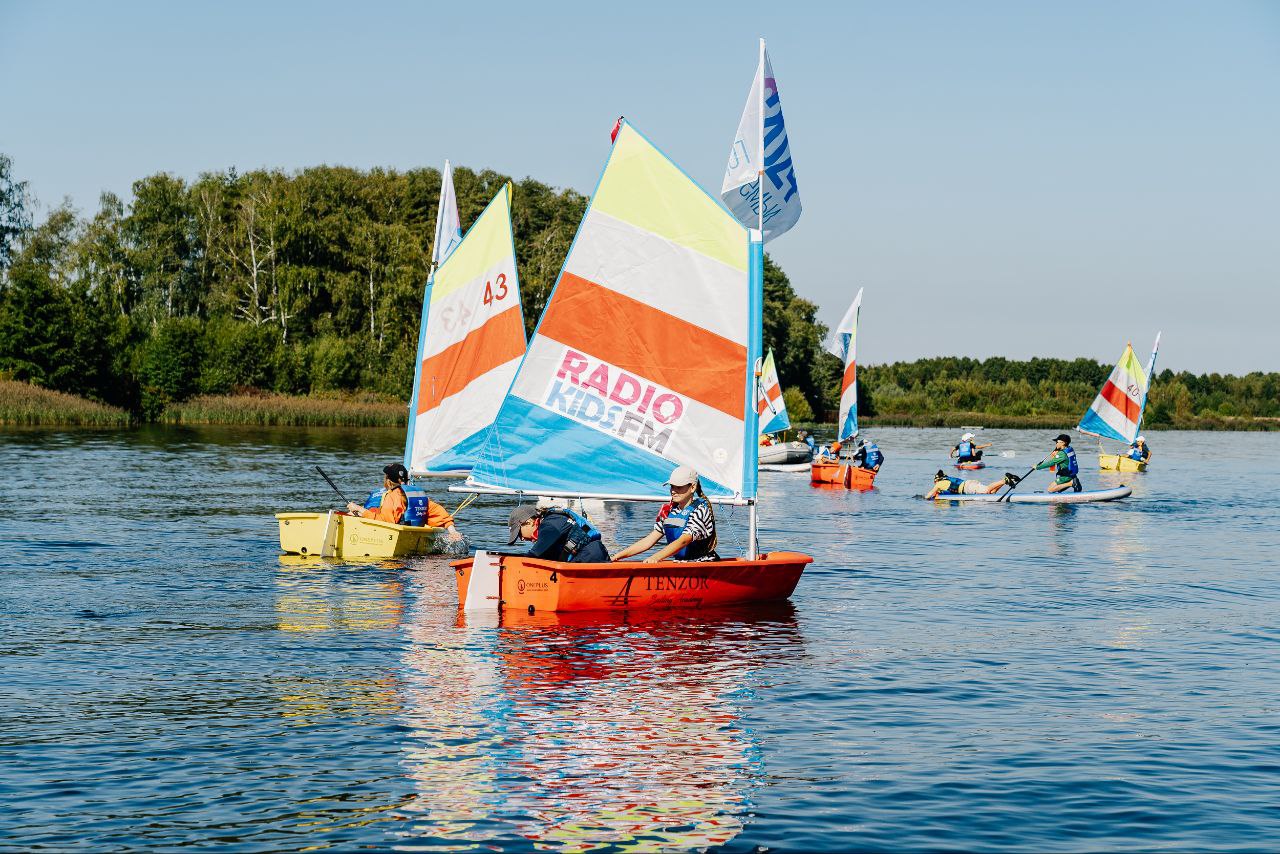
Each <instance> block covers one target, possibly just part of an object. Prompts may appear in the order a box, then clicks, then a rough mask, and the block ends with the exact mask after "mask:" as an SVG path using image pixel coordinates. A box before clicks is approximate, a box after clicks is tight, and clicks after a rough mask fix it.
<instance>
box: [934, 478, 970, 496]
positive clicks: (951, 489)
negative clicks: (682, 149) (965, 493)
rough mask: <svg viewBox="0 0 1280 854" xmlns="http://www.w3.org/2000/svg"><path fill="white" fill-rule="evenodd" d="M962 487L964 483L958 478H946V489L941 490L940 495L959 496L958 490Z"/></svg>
mask: <svg viewBox="0 0 1280 854" xmlns="http://www.w3.org/2000/svg"><path fill="white" fill-rule="evenodd" d="M936 482H937V481H935V483H936ZM962 486H964V481H963V480H961V479H960V478H958V477H948V478H947V488H946V489H945V490H943V493H942V494H947V495H959V494H960V488H961V487H962Z"/></svg>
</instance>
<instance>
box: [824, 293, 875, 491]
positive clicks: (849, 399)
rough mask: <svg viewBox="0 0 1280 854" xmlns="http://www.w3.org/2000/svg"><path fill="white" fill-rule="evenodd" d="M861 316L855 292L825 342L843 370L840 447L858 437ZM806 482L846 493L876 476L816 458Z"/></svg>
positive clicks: (844, 463)
mask: <svg viewBox="0 0 1280 854" xmlns="http://www.w3.org/2000/svg"><path fill="white" fill-rule="evenodd" d="M861 313H862V288H858V293H857V296H855V297H854V298H853V302H852V303H850V305H849V309H848V311H846V312H845V313H844V317H843V318H841V320H840V325H839V326H837V327H836V328H835V329H834V330H832V332H831V338H830V339H829V340H828V341H827V352H828V353H830V354H831V355H833V356H835V357H836V358H837V359H839V360H840V363H841V364H842V365H843V366H844V374H843V376H842V377H841V380H840V415H839V417H838V420H837V421H836V440H837V441H839V442H841V443H844V442H848V441H850V440H852V439H853V437H855V436H857V435H858V316H859V315H860V314H861ZM809 480H810V482H812V483H814V484H831V485H837V486H844V487H845V488H846V489H871V488H872V487H873V486H875V481H876V473H875V472H873V471H871V470H870V469H864V468H861V467H860V466H855V465H851V464H850V463H849V461H848V460H847V459H843V460H842V459H834V460H832V459H828V458H819V459H816V460H814V461H813V465H812V466H811V467H810V474H809Z"/></svg>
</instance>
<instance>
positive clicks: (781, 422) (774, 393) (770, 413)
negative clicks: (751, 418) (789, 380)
mask: <svg viewBox="0 0 1280 854" xmlns="http://www.w3.org/2000/svg"><path fill="white" fill-rule="evenodd" d="M756 414H757V415H758V416H759V418H760V432H761V433H781V432H782V431H783V430H787V429H789V428H790V427H791V418H790V417H789V416H788V415H787V402H786V401H785V400H783V399H782V385H781V384H780V383H779V382H778V368H777V366H776V365H774V363H773V351H772V350H770V351H769V355H767V356H765V357H764V365H763V366H762V367H761V369H760V385H759V388H758V389H757V392H756Z"/></svg>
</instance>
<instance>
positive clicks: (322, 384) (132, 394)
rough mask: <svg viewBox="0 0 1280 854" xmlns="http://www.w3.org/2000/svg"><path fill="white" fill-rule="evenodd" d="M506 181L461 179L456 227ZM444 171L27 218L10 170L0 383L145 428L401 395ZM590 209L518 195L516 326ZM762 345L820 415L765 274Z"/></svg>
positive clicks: (177, 192)
mask: <svg viewBox="0 0 1280 854" xmlns="http://www.w3.org/2000/svg"><path fill="white" fill-rule="evenodd" d="M509 180H510V178H509V177H508V176H505V175H500V174H498V173H497V172H494V171H491V170H484V171H480V172H475V171H472V170H469V169H466V168H458V169H455V170H454V186H455V189H456V193H457V199H458V209H459V214H460V217H461V219H462V224H463V226H464V228H466V227H468V226H469V225H470V224H471V223H472V222H473V221H474V220H475V218H476V217H477V216H479V214H480V212H481V211H482V210H483V209H484V207H485V206H486V205H487V204H488V203H489V201H490V200H491V199H492V198H493V196H494V195H495V194H496V193H497V192H498V190H499V189H500V188H501V187H502V185H503V184H504V183H506V182H508V181H509ZM440 186H441V176H440V172H439V171H438V170H436V169H430V168H424V169H413V170H408V171H404V172H398V171H395V170H386V169H373V170H369V171H361V170H357V169H350V168H346V167H341V166H317V167H313V168H309V169H304V170H301V171H298V172H295V173H292V174H287V173H285V172H282V171H279V170H258V171H254V172H247V173H243V174H241V173H237V172H236V171H235V170H234V169H229V170H226V171H222V172H207V173H204V174H202V175H200V176H199V178H197V179H196V180H194V181H192V182H190V183H188V182H186V181H184V180H182V179H181V178H177V177H174V176H172V175H168V174H164V173H160V174H156V175H151V176H148V177H145V178H142V179H141V180H139V181H137V182H135V183H134V184H133V187H132V194H131V198H129V199H128V200H124V199H121V198H119V197H117V196H116V195H114V194H112V193H103V194H102V196H101V199H100V201H99V205H98V209H97V211H95V212H94V213H93V214H92V215H90V216H81V215H80V214H79V213H78V212H77V211H75V210H74V209H72V208H71V207H70V206H68V205H65V204H64V205H62V206H59V207H57V208H54V209H53V210H52V211H51V212H50V213H49V215H48V216H47V217H46V218H45V219H44V220H43V221H42V222H40V223H38V224H37V223H34V222H33V221H32V210H33V207H34V205H33V203H32V200H31V199H30V196H29V192H28V188H27V185H26V183H25V182H22V181H20V180H18V179H17V178H15V177H14V175H13V164H12V161H11V159H10V158H8V157H7V156H4V155H2V154H0V374H3V375H5V376H8V377H10V378H13V379H19V380H25V381H28V382H31V383H34V384H36V385H39V386H43V387H46V388H50V389H54V390H57V391H64V392H70V393H73V394H77V395H81V396H84V397H88V398H91V399H93V400H99V401H102V402H105V403H109V404H112V405H115V406H120V407H124V408H126V409H129V410H131V411H133V412H135V413H137V414H138V415H139V416H141V417H142V418H147V419H153V418H156V417H157V416H158V415H159V413H160V412H162V411H163V410H164V408H165V407H166V406H167V405H168V404H170V403H172V402H176V401H181V400H184V399H186V398H188V397H190V396H192V395H196V394H226V393H234V392H239V391H249V390H255V389H256V390H263V391H272V392H281V393H288V394H311V393H316V392H330V391H338V390H342V391H372V392H379V393H382V394H385V395H388V396H393V397H398V398H400V399H405V398H407V397H408V394H409V390H410V386H411V384H412V380H413V370H414V365H413V359H414V355H415V353H416V349H417V340H418V324H419V314H420V311H421V304H422V293H423V288H424V286H425V284H426V279H427V275H428V272H429V264H430V252H431V245H430V243H431V239H432V235H433V232H434V225H435V216H436V208H437V205H438V202H439V197H440ZM586 204H587V198H586V197H584V196H583V195H582V194H580V193H577V192H575V191H573V190H557V189H554V188H552V187H549V186H547V185H545V184H543V183H541V182H539V181H536V180H534V179H532V178H525V179H524V180H521V181H515V182H513V197H512V221H513V226H514V230H515V241H516V257H517V263H518V267H519V276H520V284H521V297H522V301H523V308H524V316H525V323H526V325H527V326H528V329H529V331H532V328H533V326H534V324H535V323H536V322H537V319H538V317H539V316H540V314H541V312H542V308H543V306H544V304H545V303H546V299H547V296H548V294H549V293H550V290H551V287H552V285H553V284H554V282H555V277H556V275H557V274H558V272H559V270H560V267H561V265H562V263H563V261H564V258H565V256H566V254H567V253H568V251H569V246H570V243H571V242H572V240H573V236H574V234H575V233H576V231H577V228H578V224H579V222H580V220H581V218H582V215H583V213H584V212H585V210H586ZM765 291H766V296H765V340H766V343H767V344H768V345H769V346H772V347H773V348H774V349H775V351H776V355H777V362H778V369H779V373H780V375H781V378H782V381H783V382H784V383H785V384H786V385H787V386H788V387H794V388H796V389H799V390H800V391H801V393H802V394H804V395H805V396H806V397H808V398H809V399H810V400H815V401H816V400H819V399H820V398H821V396H822V389H823V386H824V384H825V382H826V380H828V379H829V377H828V376H827V375H826V374H824V373H823V370H821V369H815V365H820V362H821V360H820V359H819V358H818V352H819V349H820V342H821V340H822V337H823V334H824V332H825V330H824V329H823V328H822V327H821V326H820V325H819V324H817V323H816V322H815V319H814V318H815V315H816V313H817V307H816V306H815V305H814V304H813V303H811V302H808V301H807V300H803V299H800V298H799V297H797V296H796V294H795V292H794V290H793V289H792V287H791V284H790V282H789V281H788V280H787V277H786V274H785V273H783V272H782V270H781V269H779V268H778V267H777V266H776V265H774V264H773V263H772V261H771V260H767V261H766V276H765Z"/></svg>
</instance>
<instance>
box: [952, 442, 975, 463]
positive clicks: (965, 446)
mask: <svg viewBox="0 0 1280 854" xmlns="http://www.w3.org/2000/svg"><path fill="white" fill-rule="evenodd" d="M956 456H957V457H959V458H960V459H962V460H963V459H966V458H968V457H972V456H973V443H972V442H961V443H960V445H959V452H958V453H957V454H956Z"/></svg>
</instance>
